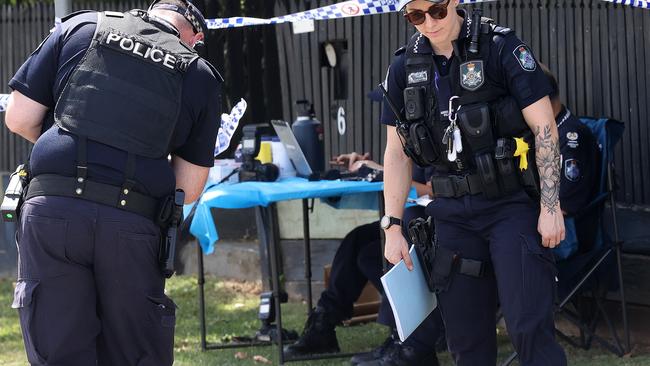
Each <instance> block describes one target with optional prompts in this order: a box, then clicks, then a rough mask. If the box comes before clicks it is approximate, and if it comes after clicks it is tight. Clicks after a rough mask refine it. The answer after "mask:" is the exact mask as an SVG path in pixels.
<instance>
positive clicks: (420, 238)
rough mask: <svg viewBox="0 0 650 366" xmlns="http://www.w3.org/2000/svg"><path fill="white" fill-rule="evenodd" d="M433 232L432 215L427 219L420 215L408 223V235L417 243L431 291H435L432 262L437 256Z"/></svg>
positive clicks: (423, 272)
mask: <svg viewBox="0 0 650 366" xmlns="http://www.w3.org/2000/svg"><path fill="white" fill-rule="evenodd" d="M432 232H433V230H432V224H431V216H429V218H428V219H426V220H425V219H423V218H421V217H418V218H416V219H413V220H411V222H409V224H408V235H409V238H410V239H411V242H412V243H413V245H415V253H416V254H417V256H418V259H419V260H420V268H422V274H423V275H424V279H425V280H426V281H427V286H428V287H429V291H431V292H434V291H435V284H434V282H433V268H432V264H433V259H434V257H435V248H434V246H433V235H432Z"/></svg>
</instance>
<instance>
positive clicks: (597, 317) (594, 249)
mask: <svg viewBox="0 0 650 366" xmlns="http://www.w3.org/2000/svg"><path fill="white" fill-rule="evenodd" d="M580 120H581V122H582V123H584V124H585V125H587V126H588V127H589V128H590V129H591V131H592V133H593V134H594V137H595V138H596V140H597V141H598V145H599V148H600V151H601V164H600V165H601V171H600V184H599V187H598V192H597V193H596V195H595V198H594V199H593V200H592V202H591V203H590V204H589V205H587V206H586V207H585V208H583V209H582V210H581V211H580V212H579V213H577V214H576V215H575V216H574V220H575V222H576V226H577V227H578V233H579V235H578V241H579V242H580V247H581V250H580V251H579V252H578V253H576V254H574V255H573V256H572V257H569V258H567V259H566V260H563V261H560V262H558V263H557V269H558V296H557V300H558V301H557V302H556V308H555V313H556V314H557V316H560V317H562V318H564V319H566V320H567V321H568V322H569V323H571V324H573V325H575V326H576V327H577V328H578V330H579V334H580V336H579V339H578V340H577V341H576V340H575V339H574V338H571V337H569V336H567V335H566V334H564V333H563V332H562V331H560V330H559V329H556V332H557V334H558V337H559V338H561V339H563V340H565V341H566V342H567V343H569V344H571V345H573V346H575V347H580V348H584V349H589V348H590V347H591V345H592V343H593V342H594V341H596V342H598V343H599V344H600V345H601V346H603V347H604V348H606V349H608V350H610V351H611V352H613V353H615V354H616V355H618V356H623V355H624V354H626V353H627V352H629V351H630V334H629V329H628V322H627V309H626V304H625V292H624V289H623V273H622V268H621V247H622V244H623V242H622V241H621V240H620V239H619V233H618V225H617V222H616V201H615V197H614V196H615V190H616V188H617V187H616V185H615V173H614V163H613V160H614V146H615V145H616V143H617V142H618V141H619V140H620V138H621V136H622V134H623V130H624V128H625V126H624V125H623V123H622V122H619V121H617V120H613V119H607V118H601V119H593V118H581V119H580ZM606 202H609V209H610V210H611V218H612V221H613V222H612V223H611V224H612V225H611V226H612V232H611V233H607V232H606V231H605V229H604V227H605V225H604V222H603V216H604V215H603V213H604V210H605V203H606ZM593 222H596V230H595V232H594V230H593V229H592V230H590V232H589V231H586V230H580V224H581V223H582V224H584V225H585V226H586V225H588V224H587V223H592V225H593ZM592 227H593V226H592ZM581 232H582V233H583V234H582V235H580V233H581ZM585 232H587V234H584V233H585ZM584 248H588V249H587V250H585V249H584ZM614 274H615V276H614ZM617 289H618V290H619V292H620V299H619V301H620V304H621V316H622V321H623V332H624V334H623V335H624V337H625V338H624V343H623V342H622V340H621V338H620V337H619V335H618V332H617V331H616V328H615V327H614V324H613V323H612V321H611V317H610V315H609V314H608V313H607V312H606V310H605V307H604V300H605V298H606V296H607V293H608V292H609V291H614V290H617ZM601 320H602V321H604V322H605V323H606V325H607V328H608V330H609V333H610V336H611V338H612V339H609V340H608V339H606V338H603V337H601V336H599V335H597V334H596V328H597V326H598V325H599V324H600V321H601ZM516 357H517V354H516V353H513V354H512V355H511V356H510V357H509V358H508V359H507V360H506V361H504V362H503V363H502V366H505V365H509V364H510V363H511V362H512V361H513V360H514V359H515V358H516Z"/></svg>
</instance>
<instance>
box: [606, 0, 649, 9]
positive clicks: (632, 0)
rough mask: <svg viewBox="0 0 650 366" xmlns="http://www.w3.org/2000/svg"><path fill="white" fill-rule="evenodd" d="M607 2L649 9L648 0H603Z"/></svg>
mask: <svg viewBox="0 0 650 366" xmlns="http://www.w3.org/2000/svg"><path fill="white" fill-rule="evenodd" d="M603 1H607V2H609V3H614V4H622V5H629V6H633V7H635V8H643V9H650V0H603Z"/></svg>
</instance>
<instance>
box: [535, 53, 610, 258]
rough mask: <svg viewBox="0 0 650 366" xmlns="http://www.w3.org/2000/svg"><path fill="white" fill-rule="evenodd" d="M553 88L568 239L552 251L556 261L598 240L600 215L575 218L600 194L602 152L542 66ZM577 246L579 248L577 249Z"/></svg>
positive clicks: (550, 75)
mask: <svg viewBox="0 0 650 366" xmlns="http://www.w3.org/2000/svg"><path fill="white" fill-rule="evenodd" d="M540 65H541V68H542V70H543V71H544V73H545V74H546V76H547V77H548V78H549V80H550V82H551V86H552V88H553V90H552V92H551V94H550V95H549V98H550V99H551V105H552V107H553V113H554V114H555V121H556V122H557V129H558V133H559V139H560V140H559V143H560V154H561V158H560V159H561V160H560V161H561V164H562V165H561V178H560V207H561V208H562V213H563V214H564V223H565V228H566V237H565V239H564V240H563V241H562V242H560V244H559V245H558V246H557V247H556V248H554V249H553V252H554V254H555V256H556V258H557V259H566V258H568V257H569V256H571V255H572V254H573V253H575V252H586V251H589V249H590V248H591V245H592V244H593V242H594V239H595V233H596V231H595V230H594V229H593V228H594V227H595V225H596V224H597V219H598V215H597V213H596V212H594V214H592V215H587V216H584V217H580V218H579V219H578V220H574V219H573V216H574V215H576V214H577V213H579V212H580V210H582V209H583V208H584V207H586V206H587V205H588V204H589V203H590V202H591V201H592V200H593V199H594V197H595V196H596V194H597V193H598V184H599V182H600V178H599V173H600V150H599V148H598V143H597V141H596V138H595V137H594V136H593V134H592V133H591V130H590V129H589V127H587V126H586V125H585V124H583V123H582V122H580V120H579V119H578V118H577V117H576V116H574V115H573V114H572V113H571V111H569V110H568V109H567V108H566V107H565V106H564V105H563V104H562V102H561V101H560V94H559V89H558V84H557V80H556V79H555V76H553V74H552V73H551V71H550V70H549V69H548V67H547V66H546V65H543V64H540ZM578 243H580V245H579V246H578Z"/></svg>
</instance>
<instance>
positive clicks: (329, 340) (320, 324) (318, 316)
mask: <svg viewBox="0 0 650 366" xmlns="http://www.w3.org/2000/svg"><path fill="white" fill-rule="evenodd" d="M338 323H339V322H338V321H337V320H336V319H334V317H333V316H332V315H331V314H329V313H328V312H327V311H325V310H324V309H323V308H321V307H316V308H315V309H314V310H313V311H312V312H311V314H309V317H308V318H307V323H306V324H305V329H304V330H303V331H302V334H301V335H300V338H298V341H296V343H294V344H292V345H289V346H286V347H284V355H285V356H286V357H293V356H304V355H309V354H320V353H335V352H340V349H339V342H338V341H337V340H336V331H335V330H334V328H335V327H336V325H337V324H338Z"/></svg>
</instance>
